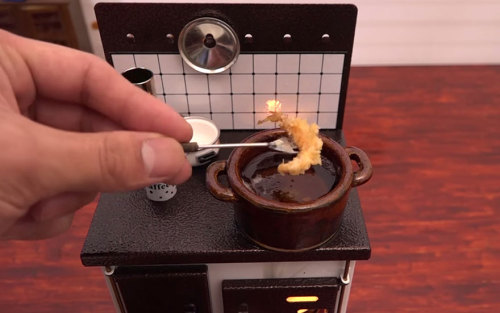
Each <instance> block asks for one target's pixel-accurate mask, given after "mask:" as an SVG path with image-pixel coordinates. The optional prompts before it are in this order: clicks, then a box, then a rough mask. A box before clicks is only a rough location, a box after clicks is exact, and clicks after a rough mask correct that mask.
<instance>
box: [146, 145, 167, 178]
mask: <svg viewBox="0 0 500 313" xmlns="http://www.w3.org/2000/svg"><path fill="white" fill-rule="evenodd" d="M171 144H172V142H171V141H170V140H167V139H166V138H153V139H147V140H145V141H144V142H143V143H142V151H141V152H142V160H143V162H144V167H145V168H146V171H147V173H148V176H149V177H152V178H161V177H168V176H170V175H172V164H171V163H170V164H169V162H167V160H169V159H172V156H173V155H172V152H173V151H172V146H171Z"/></svg>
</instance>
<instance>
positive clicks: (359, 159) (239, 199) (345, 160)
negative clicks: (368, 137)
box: [206, 129, 372, 251]
mask: <svg viewBox="0 0 500 313" xmlns="http://www.w3.org/2000/svg"><path fill="white" fill-rule="evenodd" d="M284 135H286V133H285V132H284V131H283V130H281V129H272V130H265V131H261V132H257V133H255V134H254V135H252V136H250V137H248V138H246V139H245V140H244V141H243V142H266V141H267V142H269V141H273V140H274V139H277V138H279V137H282V136H284ZM320 137H321V139H322V140H323V149H322V152H321V153H322V155H323V156H325V157H326V158H328V159H329V160H331V161H332V162H333V163H334V164H336V165H337V169H338V170H337V171H338V173H337V175H338V178H337V183H336V185H335V186H334V188H333V189H332V190H331V191H330V192H328V193H327V194H326V195H324V196H322V197H320V198H318V199H316V200H314V201H311V202H308V203H284V202H279V201H274V200H269V199H265V198H263V197H260V196H258V195H257V194H255V193H254V192H253V191H252V190H251V189H249V188H248V187H247V186H246V185H245V184H244V183H243V180H242V177H241V172H242V170H243V169H244V168H245V166H246V165H247V164H248V162H249V161H250V160H252V159H253V158H254V157H255V156H257V155H259V154H260V153H262V152H264V151H265V149H266V148H237V149H235V150H233V152H232V153H231V155H230V156H229V159H228V160H227V161H216V162H214V163H212V164H211V165H210V166H209V167H208V169H207V176H206V183H207V187H208V189H209V190H210V192H211V193H212V194H213V195H214V196H215V197H216V198H217V199H220V200H223V201H231V202H234V208H235V218H236V222H237V224H238V226H239V229H240V230H241V231H242V232H243V233H244V234H246V235H247V236H248V237H249V238H250V239H251V240H253V241H254V242H255V243H257V244H258V245H260V246H262V247H264V248H267V249H272V250H278V251H304V250H308V249H312V248H315V247H318V246H320V245H321V244H323V243H325V242H326V241H328V240H329V239H330V238H331V237H332V236H334V235H335V233H336V232H337V230H338V229H339V226H340V223H341V220H342V214H343V212H344V208H345V206H346V203H347V198H348V196H349V190H350V189H351V187H355V186H358V185H361V184H363V183H365V182H366V181H368V180H369V179H370V177H371V175H372V166H371V163H370V160H369V159H368V157H367V156H366V154H365V153H364V152H363V151H362V150H360V149H358V148H355V147H347V148H343V147H342V146H341V145H339V144H338V143H336V142H335V141H334V140H332V139H330V138H328V137H326V136H324V135H320ZM351 160H354V161H355V162H356V163H357V164H358V167H359V169H358V170H356V171H353V167H352V163H351ZM221 173H226V174H227V178H228V183H229V186H228V187H227V186H224V185H222V184H221V183H220V181H219V179H218V177H219V174H221Z"/></svg>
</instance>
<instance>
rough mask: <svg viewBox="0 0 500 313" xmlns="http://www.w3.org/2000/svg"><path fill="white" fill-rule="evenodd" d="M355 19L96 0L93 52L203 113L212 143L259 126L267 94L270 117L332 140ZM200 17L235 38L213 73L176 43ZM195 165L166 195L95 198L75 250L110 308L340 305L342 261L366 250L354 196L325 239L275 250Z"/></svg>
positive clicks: (349, 270)
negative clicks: (273, 106)
mask: <svg viewBox="0 0 500 313" xmlns="http://www.w3.org/2000/svg"><path fill="white" fill-rule="evenodd" d="M356 14H357V10H356V7H354V6H352V5H339V4H182V3H153V4H146V3H103V4H98V5H97V6H96V16H97V19H98V24H99V29H100V33H101V38H102V41H103V47H104V51H105V56H106V59H107V61H108V62H110V63H111V64H112V65H113V66H114V67H115V69H116V70H117V71H119V72H123V71H125V70H127V69H129V68H131V67H144V68H147V69H149V70H151V71H152V72H153V73H154V82H155V94H156V96H157V97H158V98H159V99H161V100H163V101H165V102H166V103H168V104H169V105H171V106H172V107H174V108H175V109H176V110H177V111H178V112H179V113H180V114H182V115H185V116H202V117H206V118H209V119H211V120H213V121H214V122H215V123H216V124H217V125H218V126H219V128H221V129H222V132H221V137H220V141H221V142H240V141H242V140H243V139H244V138H246V137H247V136H249V135H251V134H253V133H255V131H256V130H258V129H260V128H262V127H263V126H262V125H258V124H257V123H256V122H257V121H258V120H260V119H263V118H264V117H265V116H266V111H267V109H266V106H265V102H266V100H269V99H278V100H280V101H281V102H282V103H283V107H282V109H283V112H286V113H287V114H289V115H291V116H299V117H302V118H305V119H307V120H308V121H309V122H315V123H317V124H318V125H319V126H320V127H321V132H322V133H324V134H325V135H327V136H329V137H331V138H333V139H334V140H336V141H338V142H340V143H341V144H345V142H344V137H343V133H342V121H343V112H344V106H345V99H346V93H347V84H348V78H349V69H350V61H351V55H352V45H353V38H354V30H355V24H356ZM207 18H208V21H214V20H215V21H216V23H219V24H220V25H223V26H224V27H225V26H228V28H229V29H230V30H232V31H233V32H234V34H235V38H237V39H236V43H237V46H236V45H235V46H233V47H234V48H235V49H234V50H232V52H234V51H236V52H237V53H236V56H235V57H234V58H231V57H230V58H228V59H227V62H226V63H227V64H225V65H224V64H222V65H221V67H220V68H217V69H215V70H214V69H212V68H209V66H208V65H207V66H206V68H204V67H203V66H201V68H200V65H199V64H198V65H197V64H194V65H193V63H195V62H196V60H195V59H191V60H190V59H189V55H188V56H186V55H187V54H189V49H186V50H185V51H183V48H182V46H181V49H179V45H178V43H179V41H180V40H183V38H184V37H183V36H180V35H181V33H182V32H183V30H184V31H185V30H186V25H188V24H189V23H192V22H193V21H200V20H201V21H207ZM210 35H211V34H210ZM214 36H216V35H215V34H214ZM206 38H208V39H210V38H209V37H206ZM217 40H218V39H216V41H217ZM186 42H189V40H187V41H186ZM206 45H207V46H208V45H211V43H206ZM210 47H213V46H210ZM236 48H237V49H236ZM193 60H194V61H193ZM202 61H203V62H209V58H205V59H203V60H202ZM223 63H224V62H223ZM204 64H205V63H204ZM206 64H209V63H206ZM197 67H198V68H197ZM166 122H167V121H166ZM265 127H268V128H269V127H274V125H272V124H271V125H267V126H265ZM229 153H230V151H223V150H221V151H220V154H219V155H218V156H217V158H216V159H221V160H224V159H227V158H228V156H229ZM205 170H206V166H200V167H195V168H193V176H192V178H191V179H190V180H189V181H188V182H186V183H185V184H182V185H180V186H177V194H176V195H175V197H173V198H172V199H170V200H169V201H166V202H153V201H150V200H148V199H147V198H146V196H145V195H144V191H143V190H138V191H135V192H126V193H113V194H103V195H102V196H101V198H100V200H99V204H98V207H97V210H96V212H95V216H94V219H93V221H92V224H91V227H90V230H89V233H88V236H87V239H86V241H85V244H84V247H83V250H82V253H81V259H82V262H83V264H84V265H85V266H101V267H102V268H103V271H104V274H105V278H106V281H107V283H108V287H109V289H110V292H111V295H112V297H113V301H114V302H115V307H116V309H117V312H122V313H125V312H128V313H134V312H191V313H194V312H212V313H223V312H224V313H236V312H239V313H243V312H248V313H266V312H283V313H288V312H290V313H292V312H293V313H295V312H297V313H308V312H309V313H311V312H321V313H327V312H328V313H335V312H345V311H346V307H347V299H348V295H349V291H350V286H351V284H350V283H351V279H352V277H353V272H354V264H355V261H356V260H366V259H368V258H369V257H370V253H371V249H370V245H369V240H368V235H367V232H366V228H365V224H364V220H363V214H362V210H361V206H360V202H359V198H358V195H357V192H356V191H355V190H352V191H351V193H350V196H349V200H348V203H347V206H346V209H345V212H344V216H343V220H342V224H341V227H340V230H339V231H338V233H337V234H336V235H335V236H334V237H333V238H332V239H331V240H330V241H328V242H327V243H326V244H324V245H322V246H321V247H319V248H317V249H314V250H310V251H304V252H276V251H270V250H265V249H262V248H260V247H258V246H256V245H255V244H253V243H252V242H251V241H250V240H248V239H247V238H246V237H244V236H243V235H242V234H241V232H240V231H239V230H238V229H237V226H236V224H235V222H234V216H233V207H232V204H230V203H226V202H222V201H219V200H217V199H215V198H214V197H213V196H212V195H211V194H210V193H209V191H208V189H207V188H206V186H205Z"/></svg>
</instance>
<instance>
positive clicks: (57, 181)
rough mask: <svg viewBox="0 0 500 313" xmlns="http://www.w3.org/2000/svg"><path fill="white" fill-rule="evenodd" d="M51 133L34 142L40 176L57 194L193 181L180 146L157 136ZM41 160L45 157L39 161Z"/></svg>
mask: <svg viewBox="0 0 500 313" xmlns="http://www.w3.org/2000/svg"><path fill="white" fill-rule="evenodd" d="M49 131H52V132H53V134H51V136H43V140H41V141H38V142H41V144H38V145H37V146H38V149H39V150H40V151H39V155H40V158H39V160H41V162H43V164H41V166H40V167H39V170H37V172H38V177H39V178H40V179H41V180H48V181H44V183H45V185H47V186H49V188H50V189H52V190H53V191H56V192H61V191H67V190H71V191H118V190H131V189H137V188H140V187H144V186H146V185H149V184H153V183H157V182H160V181H161V182H165V183H169V184H180V183H182V182H184V181H186V180H187V179H188V178H189V177H190V176H191V165H190V164H189V162H188V161H187V159H186V157H185V154H184V151H183V149H182V147H181V145H180V144H179V143H178V142H177V141H176V140H174V139H172V138H168V137H165V136H162V135H160V134H155V133H141V132H131V131H114V132H102V133H72V132H65V131H60V130H54V129H49ZM42 156H43V157H42Z"/></svg>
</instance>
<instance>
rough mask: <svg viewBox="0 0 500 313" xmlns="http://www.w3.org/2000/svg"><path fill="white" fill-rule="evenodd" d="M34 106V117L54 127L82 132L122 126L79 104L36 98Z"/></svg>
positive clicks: (115, 128)
mask: <svg viewBox="0 0 500 313" xmlns="http://www.w3.org/2000/svg"><path fill="white" fill-rule="evenodd" d="M36 107H37V109H36V116H35V119H36V120H37V121H38V122H40V123H43V124H45V125H49V126H52V127H55V128H59V129H64V130H70V131H82V132H96V131H111V130H122V129H123V126H121V125H118V124H117V123H115V122H113V121H112V120H110V119H109V118H107V117H105V116H104V115H102V114H99V113H97V112H96V111H94V110H92V109H89V108H87V107H83V106H81V105H77V104H73V103H69V102H59V101H54V100H47V99H38V100H37V101H36Z"/></svg>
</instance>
